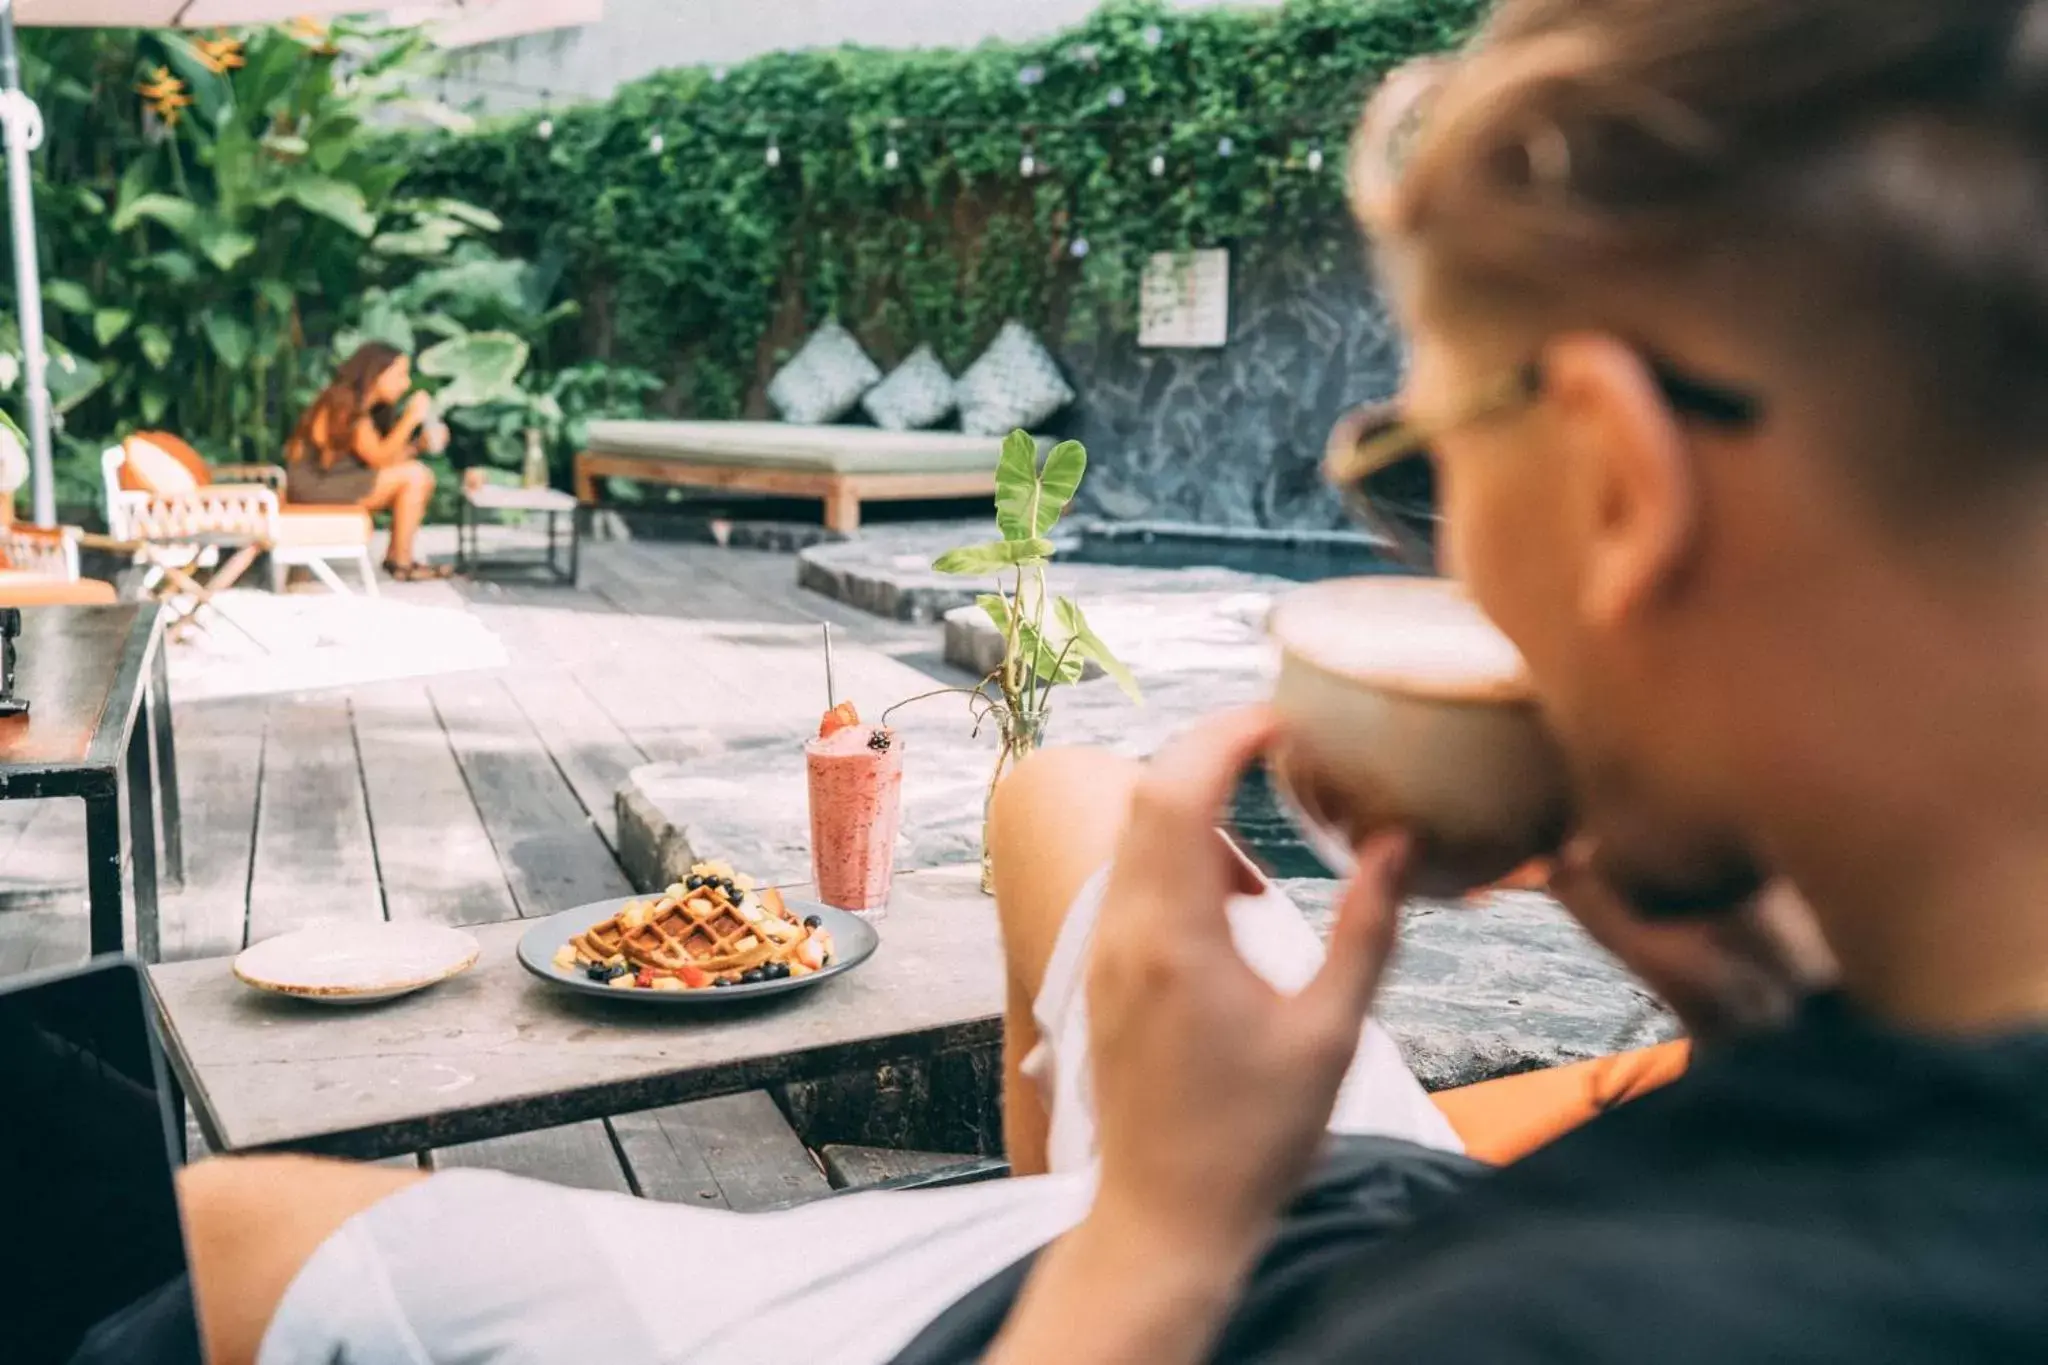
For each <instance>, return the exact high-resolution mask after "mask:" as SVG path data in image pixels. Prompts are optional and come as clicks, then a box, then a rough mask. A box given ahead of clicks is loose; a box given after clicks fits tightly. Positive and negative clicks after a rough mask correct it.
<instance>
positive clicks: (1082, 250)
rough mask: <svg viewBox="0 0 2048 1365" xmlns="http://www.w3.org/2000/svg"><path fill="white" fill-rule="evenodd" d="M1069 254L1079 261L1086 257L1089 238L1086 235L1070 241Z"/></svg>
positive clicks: (1068, 244)
mask: <svg viewBox="0 0 2048 1365" xmlns="http://www.w3.org/2000/svg"><path fill="white" fill-rule="evenodd" d="M1067 254H1068V255H1069V256H1072V257H1073V258H1074V259H1075V260H1077V261H1079V260H1084V259H1086V258H1087V255H1088V239H1087V238H1086V237H1076V238H1075V239H1074V240H1073V241H1071V242H1068V243H1067Z"/></svg>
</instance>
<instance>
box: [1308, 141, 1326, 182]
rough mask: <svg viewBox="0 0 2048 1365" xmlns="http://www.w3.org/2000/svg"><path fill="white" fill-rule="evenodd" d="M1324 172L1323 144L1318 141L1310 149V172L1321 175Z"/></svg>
mask: <svg viewBox="0 0 2048 1365" xmlns="http://www.w3.org/2000/svg"><path fill="white" fill-rule="evenodd" d="M1322 172H1323V144H1322V143H1321V142H1317V143H1316V144H1315V145H1314V146H1313V147H1310V148H1309V149H1308V173H1309V174H1310V175H1321V174H1322Z"/></svg>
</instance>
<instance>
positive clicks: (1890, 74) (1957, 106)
mask: <svg viewBox="0 0 2048 1365" xmlns="http://www.w3.org/2000/svg"><path fill="white" fill-rule="evenodd" d="M1354 185H1355V188H1356V199H1357V203H1358V207H1359V211H1360V214H1361V217H1362V218H1363V219H1364V220H1365V221H1366V223H1367V225H1368V226H1369V227H1370V228H1371V229H1372V230H1373V231H1374V233H1375V234H1376V235H1377V236H1378V237H1379V238H1380V239H1381V241H1382V242H1383V243H1384V244H1386V245H1387V247H1388V248H1389V251H1390V254H1391V255H1392V257H1393V258H1395V260H1396V262H1397V268H1398V269H1406V270H1412V275H1411V276H1410V278H1412V279H1413V280H1414V281H1415V287H1416V288H1417V289H1418V290H1420V291H1421V297H1422V298H1423V300H1424V301H1425V306H1432V305H1434V304H1435V303H1437V302H1442V303H1443V304H1444V305H1445V306H1447V307H1449V308H1451V309H1452V310H1454V311H1456V310H1459V309H1461V308H1468V309H1469V310H1470V311H1471V312H1472V313H1473V315H1474V316H1475V317H1485V316H1487V315H1489V314H1496V315H1497V314H1499V313H1500V312H1501V310H1503V309H1505V310H1508V311H1509V312H1513V313H1521V314H1526V315H1527V316H1528V317H1530V318H1531V319H1532V320H1534V321H1536V322H1538V323H1539V324H1540V325H1543V326H1547V327H1551V328H1556V327H1567V326H1595V327H1605V328H1621V327H1626V328H1628V329H1630V330H1631V331H1633V332H1634V333H1636V334H1637V335H1642V334H1644V333H1646V332H1649V331H1653V330H1654V327H1655V321H1656V318H1657V316H1658V314H1659V310H1660V309H1668V308H1669V307H1670V306H1671V305H1672V304H1673V303H1674V302H1677V303H1682V304H1683V305H1684V306H1685V307H1687V308H1689V309H1691V310H1692V312H1693V313H1694V314H1695V315H1697V316H1701V317H1706V318H1711V319H1715V320H1717V321H1721V322H1726V323H1732V324H1734V325H1735V326H1737V327H1738V328H1740V329H1742V330H1743V331H1744V333H1745V334H1746V335H1755V336H1759V337H1763V338H1767V339H1768V344H1769V346H1770V347H1772V348H1774V349H1772V350H1771V351H1770V360H1771V363H1774V364H1780V365H1783V366H1784V367H1785V368H1786V369H1788V370H1796V371H1797V372H1798V378H1799V380H1800V382H1802V383H1803V384H1805V385H1806V386H1807V388H1808V389H1809V390H1811V393H1810V394H1802V397H1810V398H1811V399H1812V404H1813V407H1814V409H1815V410H1816V411H1818V412H1820V413H1822V414H1823V416H1824V418H1825V420H1827V421H1828V422H1829V423H1830V430H1831V431H1834V430H1836V429H1837V426H1836V422H1837V419H1838V418H1839V419H1840V423H1841V425H1840V427H1839V430H1840V432H1841V434H1842V436H1843V437H1844V440H1843V441H1842V442H1841V444H1842V445H1843V447H1844V449H1850V450H1854V451H1855V453H1856V454H1857V455H1858V457H1859V459H1861V460H1862V461H1863V463H1864V465H1865V466H1866V467H1867V468H1869V469H1872V470H1875V471H1876V472H1877V473H1879V474H1880V475H1882V476H1886V477H1880V478H1878V479H1876V480H1875V481H1874V484H1875V486H1877V487H1878V488H1879V490H1880V491H1881V492H1885V493H1888V494H1891V495H1893V497H1892V498H1890V499H1889V501H1891V502H1892V504H1893V505H1894V506H1898V505H1901V504H1900V503H1899V502H1898V500H1897V495H1900V494H1906V495H1908V496H1909V497H1911V498H1917V497H1918V496H1919V495H1920V494H1921V493H1923V492H1924V491H1926V488H1927V485H1928V484H1929V482H1930V481H1934V482H1937V483H1939V484H1941V485H1943V486H1945V487H1946V488H1947V489H1949V490H1950V491H1956V490H1961V491H1968V492H1975V493H1980V494H1989V495H1993V496H1995V488H1996V487H1997V486H1998V485H1999V484H2001V483H2003V482H2004V481H2005V479H2004V478H2002V477H1982V476H2009V475H2011V474H2013V473H2015V472H2017V471H2021V470H2025V471H2028V472H2029V473H2030V474H2034V475H2042V476H2048V466H2044V465H2043V464H2042V462H2041V461H2040V458H2039V457H2040V456H2042V455H2043V454H2048V383H2044V382H2043V380H2042V376H2043V375H2048V0H1501V3H1500V5H1499V6H1498V7H1497V8H1496V10H1495V12H1494V15H1493V17H1492V19H1491V21H1490V22H1489V23H1488V25H1487V26H1486V28H1485V29H1484V31H1483V32H1482V33H1481V35H1480V36H1479V37H1478V39H1477V40H1475V42H1474V43H1473V44H1472V46H1471V47H1470V48H1469V49H1468V50H1467V51H1466V52H1464V53H1462V54H1460V55H1459V56H1458V57H1457V58H1455V59H1453V60H1448V61H1438V62H1434V63H1429V64H1424V65H1423V66H1420V67H1418V68H1411V69H1409V70H1406V71H1404V72H1399V73H1396V76H1395V78H1392V79H1390V80H1389V82H1388V84H1387V87H1386V88H1385V90H1384V92H1383V94H1382V96H1381V97H1380V98H1379V99H1377V100H1376V101H1375V105H1374V108H1373V109H1371V110H1369V111H1368V113H1367V117H1366V121H1365V124H1364V126H1363V127H1362V129H1361V135H1360V137H1359V139H1358V144H1357V147H1356V148H1355V154H1354ZM1647 339H1652V340H1653V339H1654V338H1647ZM1758 378H1759V379H1761V380H1762V381H1764V382H1766V383H1768V382H1769V381H1770V380H1771V379H1772V376H1771V375H1768V374H1766V375H1760V376H1758ZM1970 474H1976V475H1979V476H1980V477H1978V478H1975V479H1971V478H1968V477H1963V478H1957V477H1955V476H1957V475H1965V476H1967V475H1970Z"/></svg>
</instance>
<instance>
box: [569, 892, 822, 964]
mask: <svg viewBox="0 0 2048 1365" xmlns="http://www.w3.org/2000/svg"><path fill="white" fill-rule="evenodd" d="M691 871H692V875H691V877H690V880H691V881H692V882H697V883H699V885H697V886H688V885H685V884H682V883H678V884H677V885H674V886H671V887H669V888H668V890H667V891H666V892H665V893H664V894H662V895H661V896H659V897H657V898H655V899H653V900H641V901H632V902H630V903H628V904H627V905H626V907H625V908H624V909H623V910H621V911H619V913H617V914H615V915H613V916H611V917H610V918H609V919H605V920H602V921H600V922H599V923H597V924H593V925H591V926H590V928H588V929H586V930H584V931H583V932H582V933H580V934H578V935H576V936H575V937H574V938H572V939H570V940H569V942H568V943H567V944H566V945H565V946H564V947H563V949H562V950H561V953H560V954H559V955H558V960H557V965H558V966H560V967H562V968H563V969H564V970H573V969H575V968H579V967H581V968H586V969H588V970H589V972H590V974H591V975H592V977H593V979H598V980H602V981H604V982H605V984H608V985H616V986H622V987H623V986H627V985H632V984H638V985H640V986H642V987H649V986H651V987H654V988H657V989H661V988H669V989H673V988H675V985H676V982H675V980H674V978H677V977H680V978H682V980H683V982H684V983H685V984H688V985H691V986H702V985H705V984H707V980H708V981H709V984H731V983H733V982H735V981H738V980H739V979H740V978H741V974H742V973H746V974H748V975H752V974H753V973H754V970H755V969H756V968H759V969H762V970H765V971H779V972H781V973H782V975H784V976H805V975H808V974H810V973H811V972H813V971H816V970H819V969H820V968H822V967H823V966H825V965H826V963H827V962H829V961H830V958H831V935H830V934H828V933H826V932H825V931H824V930H823V929H822V928H814V927H812V926H809V925H806V924H803V923H800V922H799V921H798V920H797V918H796V916H795V915H793V914H791V913H790V910H789V907H788V906H787V905H785V904H784V903H783V900H782V896H781V894H780V893H779V892H777V891H776V890H775V889H773V888H772V887H771V888H768V889H766V890H763V891H761V892H759V893H756V892H755V891H754V890H753V889H752V888H753V883H752V881H751V880H749V879H747V878H735V877H734V876H733V873H732V869H731V868H730V867H728V866H726V865H725V864H722V863H705V864H699V865H698V866H697V867H695V868H693V869H692V870H691ZM608 966H609V967H612V968H613V969H614V976H601V975H599V973H600V972H602V971H603V970H604V969H605V968H606V967H608ZM621 974H622V975H623V976H624V977H625V979H624V980H620V979H615V978H616V977H617V976H618V975H621ZM636 978H637V980H636Z"/></svg>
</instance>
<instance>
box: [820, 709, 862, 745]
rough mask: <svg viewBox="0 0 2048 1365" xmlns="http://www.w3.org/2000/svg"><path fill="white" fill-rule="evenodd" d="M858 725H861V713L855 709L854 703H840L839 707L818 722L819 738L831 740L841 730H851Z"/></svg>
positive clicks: (828, 712)
mask: <svg viewBox="0 0 2048 1365" xmlns="http://www.w3.org/2000/svg"><path fill="white" fill-rule="evenodd" d="M858 724H860V712H858V711H856V710H854V709H853V703H852V702H850V701H843V702H840V703H839V705H837V706H835V707H833V708H832V709H831V710H830V711H827V712H826V713H825V718H824V719H823V720H821V721H819V722H818V738H819V739H830V738H831V737H832V736H834V735H836V734H838V733H839V732H840V731H841V730H847V729H851V728H852V727H854V726H856V725H858Z"/></svg>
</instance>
